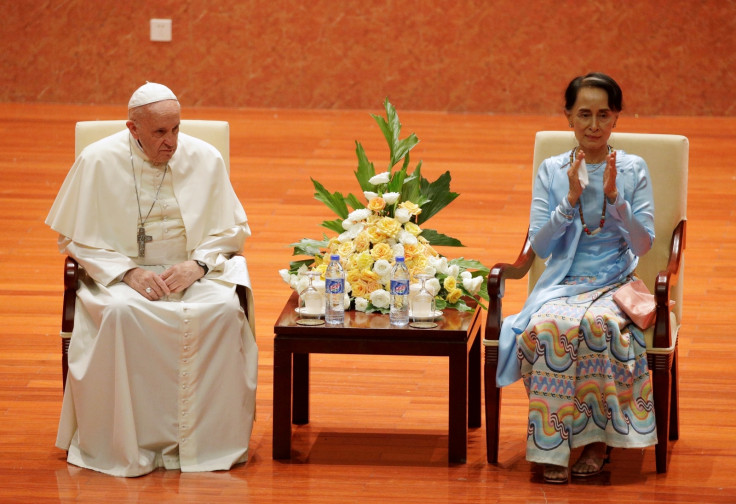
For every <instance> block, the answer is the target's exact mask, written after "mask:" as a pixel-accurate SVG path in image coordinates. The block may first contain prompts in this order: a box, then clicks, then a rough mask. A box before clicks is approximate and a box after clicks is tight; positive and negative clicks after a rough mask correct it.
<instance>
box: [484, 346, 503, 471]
mask: <svg viewBox="0 0 736 504" xmlns="http://www.w3.org/2000/svg"><path fill="white" fill-rule="evenodd" d="M497 367H498V347H494V346H486V351H485V363H484V365H483V386H484V389H485V409H486V457H487V459H488V462H489V463H492V464H495V463H496V462H498V439H499V434H500V426H501V389H500V388H498V387H497V386H496V368H497Z"/></svg>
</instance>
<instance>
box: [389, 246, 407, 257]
mask: <svg viewBox="0 0 736 504" xmlns="http://www.w3.org/2000/svg"><path fill="white" fill-rule="evenodd" d="M391 253H392V254H393V255H394V257H404V246H403V245H402V244H401V243H394V244H392V245H391Z"/></svg>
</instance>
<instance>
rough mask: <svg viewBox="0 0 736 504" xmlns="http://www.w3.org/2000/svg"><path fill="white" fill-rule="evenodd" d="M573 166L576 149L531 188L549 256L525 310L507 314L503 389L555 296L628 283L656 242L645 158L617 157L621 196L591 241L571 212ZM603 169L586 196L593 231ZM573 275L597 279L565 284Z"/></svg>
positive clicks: (537, 228) (534, 231) (534, 238)
mask: <svg viewBox="0 0 736 504" xmlns="http://www.w3.org/2000/svg"><path fill="white" fill-rule="evenodd" d="M569 165H570V151H568V152H566V153H564V154H560V155H557V156H553V157H551V158H548V159H546V160H544V161H543V162H542V164H541V165H540V166H539V170H538V173H537V178H536V180H535V182H534V188H533V190H532V206H531V212H530V220H529V221H530V226H529V235H530V239H531V244H532V248H533V249H534V252H535V253H536V254H537V255H538V256H539V257H542V258H546V259H547V261H546V268H545V270H544V273H542V275H541V276H540V278H539V280H538V281H537V284H536V285H535V287H534V289H533V290H532V292H531V293H530V294H529V297H528V298H527V300H526V303H525V304H524V307H523V308H522V310H521V312H520V313H518V314H516V315H511V316H508V317H506V318H505V319H504V321H503V325H502V326H501V335H500V337H499V363H498V369H497V373H496V383H497V385H498V386H499V387H502V386H505V385H509V384H511V383H513V382H515V381H516V380H518V379H519V378H520V377H521V375H520V373H519V363H518V360H517V358H516V335H517V334H520V333H521V332H523V331H524V330H525V329H526V326H527V325H528V323H529V320H530V318H531V315H532V314H533V313H535V312H536V311H537V310H539V308H541V306H542V305H543V304H544V303H545V302H547V301H549V300H551V299H555V298H558V297H567V296H574V295H577V294H580V293H582V292H585V291H588V290H590V289H595V288H598V287H602V286H605V285H610V284H612V283H616V282H620V281H623V280H624V279H625V278H626V277H627V276H628V275H630V274H631V273H633V271H634V269H635V268H636V265H637V263H638V257H639V256H641V255H643V254H645V253H646V252H647V251H648V250H649V249H650V248H651V246H652V243H653V242H654V197H653V195H652V182H651V179H650V177H649V170H648V168H647V165H646V163H645V162H644V160H643V159H642V158H641V157H639V156H636V155H633V154H626V153H625V152H624V151H618V152H617V153H616V170H617V175H616V187H617V189H618V198H617V199H616V201H615V202H614V204H613V205H611V204H607V205H606V222H605V224H604V226H603V228H602V229H601V230H600V232H598V233H596V234H594V235H592V236H588V235H587V234H586V233H584V232H583V225H582V223H581V222H580V214H579V211H580V206H579V205H578V206H576V207H575V208H572V207H571V205H570V203H569V201H568V200H567V193H568V191H569V188H570V185H569V181H568V177H567V170H568V168H569ZM604 168H605V166H604V165H600V166H598V167H597V168H596V165H592V166H590V167H589V170H588V173H589V178H590V182H589V184H588V186H587V187H586V188H585V190H584V191H583V194H582V196H581V200H582V203H583V208H584V213H583V217H584V218H585V223H586V225H587V226H588V229H589V230H591V231H594V230H595V229H596V228H597V227H598V225H599V224H600V219H601V211H602V208H603V198H604V195H603V172H604ZM567 276H588V277H593V281H592V283H586V284H582V285H562V281H563V280H564V279H565V277H567Z"/></svg>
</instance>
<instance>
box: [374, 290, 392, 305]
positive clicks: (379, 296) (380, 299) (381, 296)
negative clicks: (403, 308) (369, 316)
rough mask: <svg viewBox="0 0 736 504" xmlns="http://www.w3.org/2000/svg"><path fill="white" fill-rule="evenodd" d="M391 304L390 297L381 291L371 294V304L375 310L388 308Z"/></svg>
mask: <svg viewBox="0 0 736 504" xmlns="http://www.w3.org/2000/svg"><path fill="white" fill-rule="evenodd" d="M390 302H391V295H390V294H389V293H388V292H386V291H385V290H383V289H376V290H374V291H373V292H371V303H373V306H375V307H376V308H388V306H389V304H390Z"/></svg>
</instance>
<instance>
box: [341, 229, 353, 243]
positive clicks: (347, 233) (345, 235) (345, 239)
mask: <svg viewBox="0 0 736 504" xmlns="http://www.w3.org/2000/svg"><path fill="white" fill-rule="evenodd" d="M351 229H352V228H351ZM352 239H353V238H352V237H351V236H350V231H345V232H344V233H342V234H340V235H339V236H338V237H337V241H339V242H340V243H346V242H349V241H350V240H352Z"/></svg>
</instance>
